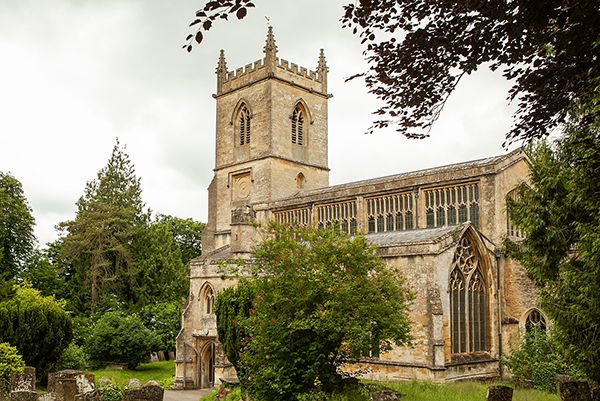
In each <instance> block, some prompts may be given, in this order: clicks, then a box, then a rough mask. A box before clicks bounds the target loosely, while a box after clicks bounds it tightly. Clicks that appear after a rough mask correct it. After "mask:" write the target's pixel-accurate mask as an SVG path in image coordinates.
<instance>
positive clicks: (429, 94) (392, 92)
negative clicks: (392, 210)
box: [184, 0, 600, 141]
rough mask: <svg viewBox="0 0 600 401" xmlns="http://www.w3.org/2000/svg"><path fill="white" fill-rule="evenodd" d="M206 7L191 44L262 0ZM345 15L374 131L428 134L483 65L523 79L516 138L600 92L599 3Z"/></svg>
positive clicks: (408, 2)
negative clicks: (374, 105)
mask: <svg viewBox="0 0 600 401" xmlns="http://www.w3.org/2000/svg"><path fill="white" fill-rule="evenodd" d="M202 4H203V5H202V7H201V8H200V9H199V10H198V11H197V12H196V18H195V19H194V21H192V23H191V24H190V26H191V27H193V30H194V31H193V32H192V33H191V34H189V35H188V36H187V43H186V44H185V45H184V48H186V49H187V50H188V51H191V50H192V44H193V42H194V41H195V42H197V43H200V42H202V40H203V37H204V35H203V32H204V34H206V32H208V31H209V30H210V29H211V28H212V26H213V23H215V22H216V21H218V20H222V19H227V18H228V16H230V15H235V16H236V17H237V18H238V19H242V18H244V17H245V16H246V14H247V12H248V10H249V9H250V8H252V7H254V2H253V0H236V1H233V0H211V1H204V2H202ZM341 21H342V25H343V26H344V27H346V28H348V29H351V30H352V32H353V33H354V34H357V35H358V36H359V39H360V41H361V43H362V44H363V45H364V49H365V50H364V52H363V54H364V55H365V56H366V58H367V60H368V62H369V64H370V67H369V70H368V71H367V72H364V73H359V74H357V75H356V76H362V77H364V78H365V81H366V84H367V86H368V88H369V91H370V92H371V93H373V94H375V95H376V96H377V97H378V98H379V99H381V100H382V101H383V106H382V107H381V108H379V109H378V110H377V111H376V112H375V114H377V115H379V116H380V119H379V120H377V121H375V122H374V124H373V126H372V127H371V129H370V132H372V131H373V129H374V128H381V127H387V126H390V125H395V126H396V127H397V131H398V132H400V133H402V134H404V135H406V136H408V137H410V138H423V137H425V136H428V134H429V129H430V128H431V126H432V124H433V123H434V122H435V120H436V119H437V118H438V116H439V115H440V113H441V111H442V109H443V107H444V104H445V102H446V100H447V99H448V97H449V95H450V94H451V93H452V92H453V91H454V89H455V88H456V86H457V84H458V82H459V81H460V80H461V79H462V78H463V77H464V76H465V75H468V74H470V73H472V72H474V71H475V70H476V69H477V68H479V67H482V66H490V67H491V68H492V69H493V70H496V69H502V71H503V74H504V76H505V77H507V78H509V79H512V80H513V82H514V85H513V87H512V89H511V91H510V94H509V98H510V99H511V100H517V101H518V104H519V107H518V110H517V114H516V121H515V125H514V127H513V129H512V130H511V132H510V133H508V134H507V139H508V141H513V140H518V139H525V140H531V139H533V138H540V137H542V136H544V135H546V134H547V133H549V132H550V130H552V129H553V128H554V127H557V126H558V125H559V124H561V123H562V122H564V121H566V118H567V115H568V111H569V110H570V108H571V107H572V106H573V105H574V102H583V103H587V102H588V101H589V100H590V99H591V98H592V97H593V93H594V91H597V89H596V88H597V86H598V82H597V79H598V77H600V52H599V51H598V43H599V40H600V6H598V1H597V0H578V1H569V0H548V1H544V2H540V1H530V0H515V1H464V0H455V1H446V0H444V1H442V0H431V1H427V2H424V1H420V0H360V1H359V2H352V3H350V4H348V5H346V6H345V7H344V12H343V15H342V18H341ZM356 76H355V77H356ZM588 112H590V113H592V114H594V115H595V116H598V115H599V114H600V110H593V109H590V110H588Z"/></svg>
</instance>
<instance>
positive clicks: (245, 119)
mask: <svg viewBox="0 0 600 401" xmlns="http://www.w3.org/2000/svg"><path fill="white" fill-rule="evenodd" d="M238 124H239V127H238V128H239V131H238V134H239V139H240V142H239V143H240V145H246V144H248V143H250V131H251V127H250V110H248V107H246V105H245V104H243V103H242V106H241V107H240V112H239V114H238Z"/></svg>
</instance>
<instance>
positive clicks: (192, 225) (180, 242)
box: [152, 214, 205, 264]
mask: <svg viewBox="0 0 600 401" xmlns="http://www.w3.org/2000/svg"><path fill="white" fill-rule="evenodd" d="M152 225H153V226H157V225H164V226H166V227H167V229H168V230H169V232H170V233H171V235H172V236H173V240H174V242H175V244H176V245H177V247H178V248H179V251H180V252H181V261H182V262H183V263H184V264H186V263H188V262H189V261H190V260H192V259H193V258H195V257H198V256H200V254H201V253H202V231H204V226H205V224H204V223H200V222H199V221H195V220H193V219H191V218H188V219H182V218H179V217H174V216H169V215H164V214H159V215H158V216H157V217H156V219H155V221H154V222H153V224H152Z"/></svg>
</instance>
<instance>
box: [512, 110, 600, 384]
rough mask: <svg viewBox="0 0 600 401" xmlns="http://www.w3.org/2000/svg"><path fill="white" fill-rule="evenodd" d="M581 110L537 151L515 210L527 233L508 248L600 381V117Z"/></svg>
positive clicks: (563, 336)
mask: <svg viewBox="0 0 600 401" xmlns="http://www.w3.org/2000/svg"><path fill="white" fill-rule="evenodd" d="M588 116H589V113H585V112H584V113H577V114H575V115H574V116H573V118H572V120H571V122H570V123H569V124H568V125H567V126H566V129H565V134H564V136H563V137H562V138H561V139H559V140H558V141H556V142H555V143H554V145H553V146H551V145H549V144H548V143H545V142H542V143H541V144H539V145H537V146H536V147H535V148H534V149H533V151H532V152H531V155H530V158H531V161H532V164H533V167H532V173H531V183H530V185H528V186H523V187H522V188H521V190H520V194H519V197H518V199H517V200H516V201H511V200H510V199H509V205H510V214H511V218H512V219H513V220H514V222H515V224H517V225H518V226H519V227H520V228H521V229H522V230H524V232H526V238H525V239H524V240H523V242H520V243H510V242H509V243H508V249H509V251H510V252H511V254H512V255H513V256H515V257H516V258H517V259H518V260H519V261H521V263H522V264H523V265H524V266H525V268H526V269H527V271H528V272H529V273H530V275H531V277H532V278H533V279H534V280H535V281H536V282H537V283H538V284H539V286H540V289H541V305H542V307H543V308H544V310H545V311H546V312H547V313H548V314H549V315H550V317H551V318H552V320H553V321H554V323H555V327H556V329H557V330H556V331H557V338H558V339H559V341H560V342H561V344H562V345H563V347H564V348H565V349H566V351H567V352H568V353H570V354H571V356H572V358H573V359H574V360H575V361H576V362H577V363H578V364H579V366H580V367H581V369H582V370H583V371H584V372H585V373H586V374H587V375H588V377H589V378H591V379H593V380H594V381H596V382H600V242H599V239H600V181H599V180H598V177H599V174H600V120H598V121H596V122H595V123H592V124H590V123H589V121H584V120H583V119H586V118H588Z"/></svg>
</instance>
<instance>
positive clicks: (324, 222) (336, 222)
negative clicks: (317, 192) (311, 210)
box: [316, 200, 357, 235]
mask: <svg viewBox="0 0 600 401" xmlns="http://www.w3.org/2000/svg"><path fill="white" fill-rule="evenodd" d="M316 209H317V222H318V225H319V228H328V227H331V228H334V229H336V230H341V231H343V232H346V233H348V234H350V235H354V234H355V233H356V228H357V223H356V202H355V201H353V200H352V201H348V202H340V203H333V204H329V205H319V206H317V207H316Z"/></svg>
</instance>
